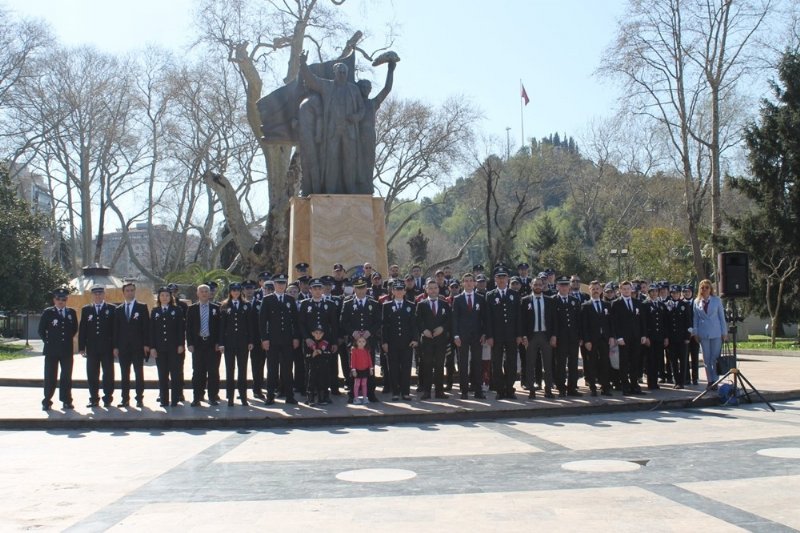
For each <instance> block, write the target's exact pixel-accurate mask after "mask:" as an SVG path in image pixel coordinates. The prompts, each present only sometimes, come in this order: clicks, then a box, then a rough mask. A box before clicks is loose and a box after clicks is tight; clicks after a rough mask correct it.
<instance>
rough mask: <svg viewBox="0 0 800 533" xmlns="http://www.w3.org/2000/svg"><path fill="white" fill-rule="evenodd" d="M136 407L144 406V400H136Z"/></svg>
mask: <svg viewBox="0 0 800 533" xmlns="http://www.w3.org/2000/svg"><path fill="white" fill-rule="evenodd" d="M136 407H138V408H140V409H141V408H142V407H144V402H143V401H142V400H136Z"/></svg>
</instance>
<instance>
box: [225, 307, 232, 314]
mask: <svg viewBox="0 0 800 533" xmlns="http://www.w3.org/2000/svg"><path fill="white" fill-rule="evenodd" d="M225 311H226V312H227V313H228V314H231V313H232V312H233V309H232V308H230V307H229V308H228V309H226V310H225Z"/></svg>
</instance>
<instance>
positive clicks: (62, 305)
mask: <svg viewBox="0 0 800 533" xmlns="http://www.w3.org/2000/svg"><path fill="white" fill-rule="evenodd" d="M68 297H69V289H64V288H58V289H55V290H53V306H52V307H48V308H47V309H45V310H44V311H43V312H42V316H41V318H40V319H39V338H41V339H42V340H43V341H44V350H43V351H42V354H43V355H44V399H43V400H42V410H43V411H49V410H50V407H52V405H53V394H55V392H56V378H57V377H58V369H59V366H60V367H61V377H60V379H59V382H58V397H59V399H60V400H61V404H62V406H63V408H64V409H74V408H75V406H74V405H73V404H72V362H73V355H74V354H73V352H72V338H73V337H74V336H75V334H76V333H77V332H78V314H77V313H76V312H75V310H74V309H72V308H69V307H67V298H68Z"/></svg>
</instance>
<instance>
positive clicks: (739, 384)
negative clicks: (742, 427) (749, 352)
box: [691, 298, 775, 413]
mask: <svg viewBox="0 0 800 533" xmlns="http://www.w3.org/2000/svg"><path fill="white" fill-rule="evenodd" d="M729 319H730V322H731V323H732V324H733V325H732V326H730V327H729V328H728V331H729V333H730V334H731V337H732V339H733V353H732V356H731V357H732V358H733V365H732V367H731V368H730V369H729V370H728V371H727V372H725V374H723V375H722V376H720V377H719V379H717V381H715V382H714V383H712V384H711V386H710V387H708V388H707V389H706V390H704V391H703V392H701V393H700V394H698V395H697V396H695V397H694V399H692V401H691V403H694V402H696V401H697V400H699V399H700V398H702V397H703V396H705V395H706V394H708V393H709V392H712V391H714V390H715V389H716V388H717V387H718V386H719V384H720V383H722V382H724V381H725V380H727V379H729V378H730V379H732V380H733V383H732V385H733V396H734V397H735V398H736V399H737V400H738V399H740V398H745V399H746V400H747V403H753V399H752V398H751V397H750V394H751V393H752V394H755V395H756V396H758V397H759V398H760V399H761V401H762V402H764V403H765V404H767V406H768V407H769V408H770V409H771V410H772V412H773V413H774V412H775V408H774V407H772V404H771V403H769V402H768V401H767V399H766V398H764V396H763V395H762V394H761V393H760V392H759V391H758V389H756V388H755V387H754V386H753V384H752V383H750V380H749V379H747V377H745V375H744V374H742V371H741V370H739V368H738V354H737V353H736V332H737V330H738V326H737V325H736V323H737V322H739V321H740V317H739V312H738V309H737V307H736V299H735V298H731V313H730V316H729ZM748 387H749V388H750V390H748ZM740 390H741V393H740V392H739V391H740Z"/></svg>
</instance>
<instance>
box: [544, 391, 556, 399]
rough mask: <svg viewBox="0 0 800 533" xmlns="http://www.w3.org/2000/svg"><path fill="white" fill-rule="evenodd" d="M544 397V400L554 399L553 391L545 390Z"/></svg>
mask: <svg viewBox="0 0 800 533" xmlns="http://www.w3.org/2000/svg"><path fill="white" fill-rule="evenodd" d="M544 397H545V398H549V399H553V398H555V396H554V395H553V391H551V390H545V391H544Z"/></svg>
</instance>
